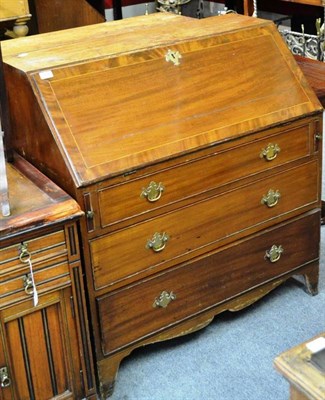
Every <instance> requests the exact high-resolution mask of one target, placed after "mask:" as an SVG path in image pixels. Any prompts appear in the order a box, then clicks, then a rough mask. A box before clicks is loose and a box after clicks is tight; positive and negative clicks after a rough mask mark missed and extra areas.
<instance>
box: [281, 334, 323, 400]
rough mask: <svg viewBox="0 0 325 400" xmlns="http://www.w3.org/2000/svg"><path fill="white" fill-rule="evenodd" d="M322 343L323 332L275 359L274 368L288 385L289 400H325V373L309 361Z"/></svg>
mask: <svg viewBox="0 0 325 400" xmlns="http://www.w3.org/2000/svg"><path fill="white" fill-rule="evenodd" d="M324 341H325V332H324V333H323V334H321V335H319V336H317V337H315V338H313V339H311V340H309V341H307V342H305V343H302V344H300V345H298V346H296V347H294V348H292V349H290V350H288V351H285V352H284V353H282V354H280V355H279V356H278V357H276V358H275V360H274V366H275V368H276V369H277V370H278V371H279V372H280V373H281V374H282V375H283V376H284V378H285V379H287V381H288V382H289V383H290V400H324V399H325V373H324V372H322V370H321V369H320V368H318V367H317V366H315V365H314V364H313V362H312V361H311V358H312V355H313V354H315V350H316V348H318V349H319V348H321V346H324ZM323 348H324V347H323Z"/></svg>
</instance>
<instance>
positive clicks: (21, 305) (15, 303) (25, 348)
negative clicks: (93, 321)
mask: <svg viewBox="0 0 325 400" xmlns="http://www.w3.org/2000/svg"><path fill="white" fill-rule="evenodd" d="M7 171H8V182H9V199H10V206H11V215H10V216H9V217H3V216H2V215H1V214H0V397H1V399H3V400H9V399H10V400H21V399H35V400H44V399H45V398H46V399H52V398H53V399H54V398H58V397H60V398H62V399H63V398H64V399H73V400H75V399H84V398H85V397H87V398H95V397H93V396H94V394H95V389H94V388H95V384H94V378H93V365H92V353H91V349H90V342H89V328H88V320H87V313H86V308H85V297H84V288H83V276H82V269H81V264H80V250H79V243H78V232H77V226H76V222H77V221H78V219H79V218H80V217H81V216H82V212H81V211H80V208H79V206H78V205H77V203H76V202H75V201H74V200H72V199H71V198H70V197H69V196H68V195H67V194H66V193H64V192H63V191H62V190H61V189H60V188H58V187H57V186H56V185H55V184H54V183H52V182H51V181H49V179H48V178H46V177H45V176H44V175H42V174H41V173H40V172H39V171H38V170H36V169H35V168H34V167H32V166H31V165H30V164H29V163H27V162H26V161H25V160H23V159H22V158H21V157H19V156H17V155H16V156H15V159H14V162H13V163H10V164H9V163H8V164H7ZM33 283H35V286H34V284H33ZM35 293H37V294H38V302H37V301H36V300H37V299H36V300H35V298H34V294H35Z"/></svg>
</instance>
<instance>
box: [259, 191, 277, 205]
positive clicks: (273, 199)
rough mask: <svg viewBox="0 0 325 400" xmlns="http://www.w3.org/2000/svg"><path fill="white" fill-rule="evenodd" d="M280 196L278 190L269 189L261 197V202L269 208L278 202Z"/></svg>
mask: <svg viewBox="0 0 325 400" xmlns="http://www.w3.org/2000/svg"><path fill="white" fill-rule="evenodd" d="M280 197H281V194H280V192H279V191H278V190H273V189H270V190H269V191H268V192H267V194H266V195H264V196H263V197H262V200H261V203H262V204H266V205H267V206H268V207H269V208H271V207H274V206H276V205H277V204H278V201H279V199H280Z"/></svg>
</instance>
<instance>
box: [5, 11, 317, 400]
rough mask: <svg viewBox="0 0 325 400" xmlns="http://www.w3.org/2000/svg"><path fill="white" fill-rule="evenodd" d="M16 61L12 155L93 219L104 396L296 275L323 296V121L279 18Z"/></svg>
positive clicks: (31, 54) (46, 51)
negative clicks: (137, 362)
mask: <svg viewBox="0 0 325 400" xmlns="http://www.w3.org/2000/svg"><path fill="white" fill-rule="evenodd" d="M130 32H132V34H131V35H130ZM3 55H4V62H5V65H4V68H5V75H6V82H7V87H8V97H9V104H10V107H11V112H12V119H11V125H12V138H13V146H14V148H15V150H16V151H17V152H19V153H20V154H22V155H24V157H26V158H27V159H28V160H29V161H30V162H32V163H33V164H34V165H36V166H37V167H38V168H39V169H41V170H42V171H43V172H44V173H45V174H46V175H48V176H49V177H50V178H51V179H52V180H53V181H55V182H56V183H57V184H59V185H60V186H61V187H62V188H63V189H64V190H66V191H67V192H68V193H69V194H70V195H71V196H72V197H74V198H75V199H76V200H77V202H78V203H79V205H80V206H81V208H82V210H83V211H84V213H85V216H84V217H83V218H82V219H81V221H80V227H81V240H82V248H83V260H84V265H85V273H86V282H87V296H88V300H89V310H90V319H91V327H92V330H93V337H94V352H95V364H96V373H97V380H98V394H99V396H100V397H101V398H103V399H104V398H105V397H106V396H107V395H108V394H110V393H111V392H112V390H113V385H114V380H115V376H116V373H117V371H118V368H119V364H120V362H121V360H122V359H123V358H124V357H125V356H126V355H128V354H129V353H130V352H131V351H132V350H133V349H135V348H136V347H138V346H142V345H144V344H147V343H152V342H155V341H158V340H163V339H167V338H171V337H174V336H178V335H182V334H185V333H189V332H193V331H195V330H197V329H200V328H202V327H203V326H206V325H207V324H208V323H209V322H210V321H211V320H212V319H213V318H214V316H215V315H216V314H218V313H220V312H222V311H224V310H233V311H235V310H240V309H242V308H244V307H246V306H248V305H249V304H251V303H253V302H254V301H256V300H257V299H259V298H261V297H262V296H264V295H265V294H266V293H268V292H269V291H270V290H272V289H274V288H275V287H276V286H277V285H279V284H280V283H282V282H284V281H285V280H286V279H288V278H289V277H292V276H293V275H296V274H299V275H303V276H304V277H305V278H306V287H307V289H308V290H309V292H310V293H312V294H315V293H316V292H317V283H318V269H319V267H318V265H319V233H320V204H321V199H320V187H321V165H322V162H321V156H322V154H321V153H322V142H321V130H322V112H323V109H322V107H321V105H320V104H319V102H318V100H317V97H316V95H315V93H314V92H313V91H312V89H311V88H310V87H309V85H308V82H307V81H306V79H305V77H304V76H303V74H302V72H301V70H300V69H299V67H298V66H297V63H296V61H295V59H294V57H293V55H292V54H291V53H290V52H289V50H288V48H287V47H286V45H285V43H284V42H283V39H282V37H281V36H280V34H279V32H278V31H277V29H276V26H275V25H274V24H273V22H271V21H265V20H260V19H256V18H250V17H245V16H242V15H234V14H229V15H224V16H220V17H215V18H213V17H212V18H206V19H202V20H198V19H193V18H186V17H183V16H179V15H173V14H170V13H157V14H152V15H149V16H141V17H136V18H130V19H125V20H122V21H113V22H110V23H106V24H105V23H104V24H98V25H94V26H91V27H83V28H78V29H73V30H69V31H65V32H55V33H52V34H50V35H48V34H47V35H38V36H37V37H36V38H35V39H33V40H31V38H24V39H21V40H20V41H19V43H17V42H16V43H5V44H4V47H3ZM239 71H240V73H239ZM17 91H18V92H19V94H20V95H19V96H17V95H16V93H17ZM36 138H37V140H36Z"/></svg>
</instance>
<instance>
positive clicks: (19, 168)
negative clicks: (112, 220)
mask: <svg viewBox="0 0 325 400" xmlns="http://www.w3.org/2000/svg"><path fill="white" fill-rule="evenodd" d="M6 169H7V175H8V186H9V202H10V210H11V215H10V216H9V217H3V216H2V214H1V213H0V242H1V240H2V239H6V238H8V237H9V236H12V235H16V234H20V233H22V232H28V231H32V230H33V229H35V228H43V227H46V226H48V225H52V224H55V223H60V222H62V221H64V220H67V219H68V220H69V219H74V218H79V217H81V216H82V214H83V213H82V212H81V210H80V207H79V205H78V204H77V202H76V201H75V200H73V199H72V198H71V197H70V196H68V195H67V194H66V193H65V192H64V191H63V190H61V189H60V188H59V187H58V186H56V185H55V184H54V183H53V182H51V181H50V180H49V179H48V178H46V177H45V176H44V175H43V174H41V173H40V172H39V171H38V170H37V169H36V168H34V167H33V166H32V165H30V164H29V163H27V162H26V161H25V160H24V159H22V158H21V157H19V156H17V155H15V161H14V163H13V164H11V163H7V165H6Z"/></svg>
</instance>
